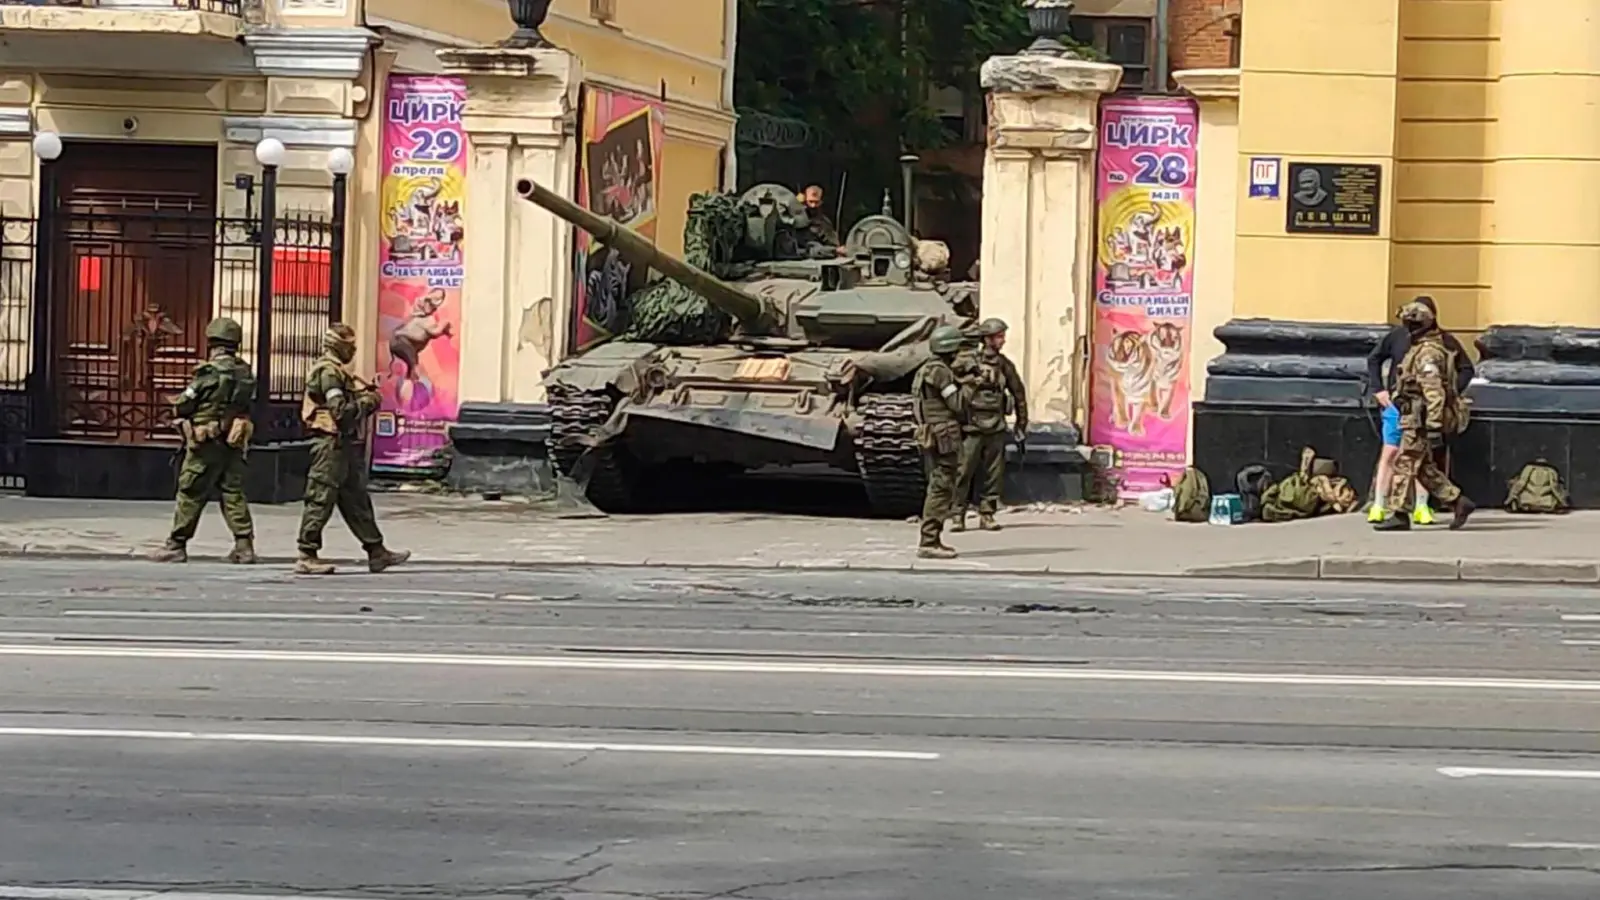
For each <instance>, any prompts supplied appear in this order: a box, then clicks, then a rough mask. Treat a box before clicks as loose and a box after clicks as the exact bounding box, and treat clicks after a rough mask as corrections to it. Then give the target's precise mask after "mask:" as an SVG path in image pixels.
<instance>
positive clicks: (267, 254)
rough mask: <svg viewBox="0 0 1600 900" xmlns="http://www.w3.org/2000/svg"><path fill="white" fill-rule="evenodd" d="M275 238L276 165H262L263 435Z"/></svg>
mask: <svg viewBox="0 0 1600 900" xmlns="http://www.w3.org/2000/svg"><path fill="white" fill-rule="evenodd" d="M277 238H278V167H277V166H262V167H261V243H260V244H259V246H258V253H259V256H258V257H257V260H256V274H257V278H258V281H257V284H256V293H257V294H258V296H257V298H256V310H257V311H256V379H257V381H256V383H257V384H258V385H260V387H259V388H257V390H256V421H255V426H256V433H257V434H258V435H261V436H262V437H263V438H265V437H266V432H267V420H268V417H269V413H270V407H269V400H270V398H271V395H272V266H273V263H274V262H275V261H276V254H275V253H273V250H274V249H275V247H276V244H277Z"/></svg>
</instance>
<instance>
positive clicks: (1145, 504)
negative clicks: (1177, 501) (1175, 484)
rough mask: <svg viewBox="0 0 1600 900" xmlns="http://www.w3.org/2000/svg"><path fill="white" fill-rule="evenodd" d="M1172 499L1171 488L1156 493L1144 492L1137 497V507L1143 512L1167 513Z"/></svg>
mask: <svg viewBox="0 0 1600 900" xmlns="http://www.w3.org/2000/svg"><path fill="white" fill-rule="evenodd" d="M1173 497H1174V494H1173V493H1172V488H1169V487H1164V488H1161V489H1160V490H1156V491H1145V492H1144V493H1142V494H1140V495H1139V506H1140V508H1142V509H1143V510H1144V511H1145V512H1153V513H1164V512H1169V511H1171V509H1172V502H1173Z"/></svg>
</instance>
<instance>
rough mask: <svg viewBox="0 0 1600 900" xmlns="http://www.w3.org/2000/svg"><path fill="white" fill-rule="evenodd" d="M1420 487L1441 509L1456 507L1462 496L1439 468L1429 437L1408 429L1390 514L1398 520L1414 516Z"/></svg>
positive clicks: (1393, 483) (1392, 490) (1389, 501)
mask: <svg viewBox="0 0 1600 900" xmlns="http://www.w3.org/2000/svg"><path fill="white" fill-rule="evenodd" d="M1418 484H1420V485H1422V487H1423V489H1424V490H1426V491H1427V492H1428V497H1429V499H1430V500H1432V501H1433V502H1434V503H1436V504H1438V505H1439V506H1445V507H1448V506H1452V505H1454V504H1455V502H1456V499H1457V498H1459V497H1460V496H1461V489H1460V488H1458V487H1456V486H1455V484H1454V483H1453V482H1451V481H1450V478H1449V477H1448V476H1447V475H1445V474H1444V470H1443V469H1441V468H1439V462H1438V460H1436V459H1434V455H1433V448H1432V447H1431V446H1429V444H1428V438H1427V436H1426V435H1425V434H1423V433H1422V431H1421V430H1420V429H1416V428H1406V429H1403V430H1402V431H1401V432H1400V455H1399V456H1397V457H1395V461H1394V476H1393V477H1392V478H1391V479H1390V480H1389V485H1388V488H1389V496H1388V497H1387V498H1386V500H1387V503H1386V504H1385V505H1386V506H1387V508H1388V510H1389V511H1390V512H1391V513H1393V514H1394V515H1396V516H1409V515H1411V509H1412V506H1413V505H1414V504H1415V503H1416V498H1417V491H1416V485H1418Z"/></svg>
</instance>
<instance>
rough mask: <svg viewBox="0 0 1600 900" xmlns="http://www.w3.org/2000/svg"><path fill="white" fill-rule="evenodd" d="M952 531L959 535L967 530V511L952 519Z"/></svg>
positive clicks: (957, 514)
mask: <svg viewBox="0 0 1600 900" xmlns="http://www.w3.org/2000/svg"><path fill="white" fill-rule="evenodd" d="M950 530H951V531H954V532H955V533H957V534H961V533H962V532H964V531H966V530H967V511H966V510H964V509H963V510H961V511H960V512H958V513H956V514H955V515H954V516H952V517H951V518H950Z"/></svg>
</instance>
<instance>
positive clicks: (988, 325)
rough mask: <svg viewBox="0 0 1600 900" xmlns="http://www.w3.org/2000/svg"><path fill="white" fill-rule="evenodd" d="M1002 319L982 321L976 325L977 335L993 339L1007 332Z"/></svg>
mask: <svg viewBox="0 0 1600 900" xmlns="http://www.w3.org/2000/svg"><path fill="white" fill-rule="evenodd" d="M1009 330H1010V329H1008V328H1007V327H1006V321H1005V320H1004V319H984V320H983V321H982V322H980V323H979V324H978V334H979V336H981V337H993V336H995V335H997V334H1005V333H1006V332H1007V331H1009Z"/></svg>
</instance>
